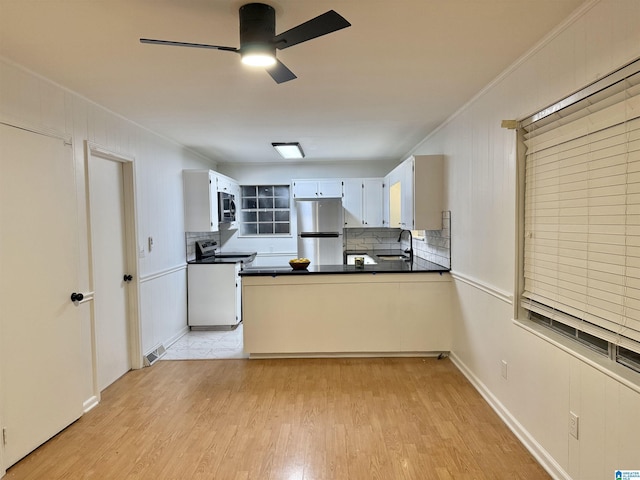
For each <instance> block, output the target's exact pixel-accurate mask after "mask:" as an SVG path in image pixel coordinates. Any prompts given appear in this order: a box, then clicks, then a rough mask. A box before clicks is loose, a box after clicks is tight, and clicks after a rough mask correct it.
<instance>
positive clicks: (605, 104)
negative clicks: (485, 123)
mask: <svg viewBox="0 0 640 480" xmlns="http://www.w3.org/2000/svg"><path fill="white" fill-rule="evenodd" d="M638 70H640V67H639V68H636V69H635V72H638ZM523 128H524V130H525V132H526V133H525V145H526V147H527V152H526V168H525V239H524V241H525V244H524V250H525V253H524V277H525V282H524V293H523V297H524V300H523V302H522V305H523V307H525V308H528V309H530V310H533V311H536V312H538V313H540V314H543V315H545V316H547V317H550V318H553V319H557V320H559V321H561V322H563V323H567V324H569V325H571V326H573V327H575V328H577V329H579V330H582V331H585V332H587V333H589V334H591V335H596V336H598V337H600V338H603V339H604V340H607V341H609V342H612V343H614V344H617V345H622V346H624V347H625V348H629V349H630V350H634V351H636V352H638V353H640V73H633V74H630V75H628V76H626V78H624V79H622V80H619V81H617V82H616V83H614V84H613V85H609V86H608V87H606V88H603V89H601V90H598V91H597V92H595V93H593V94H591V95H590V96H588V97H586V98H583V99H582V100H580V101H578V102H576V103H573V104H570V105H568V106H566V107H564V108H562V109H560V110H558V111H555V112H554V113H552V114H550V115H546V116H543V118H541V119H539V120H536V121H533V122H532V123H529V124H527V125H524V126H523Z"/></svg>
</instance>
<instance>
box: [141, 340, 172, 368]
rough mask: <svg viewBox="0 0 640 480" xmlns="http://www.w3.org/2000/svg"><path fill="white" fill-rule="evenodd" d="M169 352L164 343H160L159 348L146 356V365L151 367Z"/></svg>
mask: <svg viewBox="0 0 640 480" xmlns="http://www.w3.org/2000/svg"><path fill="white" fill-rule="evenodd" d="M166 352H167V349H166V348H164V345H162V344H160V345H159V346H158V348H156V349H155V350H153V351H151V352H149V353H147V354H146V355H145V356H144V366H145V367H150V366H151V365H153V364H154V363H156V362H157V361H158V360H160V358H161V357H162V356H163V355H164V354H165V353H166Z"/></svg>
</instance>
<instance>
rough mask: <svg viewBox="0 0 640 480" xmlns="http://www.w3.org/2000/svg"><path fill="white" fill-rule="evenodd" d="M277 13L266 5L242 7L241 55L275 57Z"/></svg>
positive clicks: (251, 4) (254, 4)
mask: <svg viewBox="0 0 640 480" xmlns="http://www.w3.org/2000/svg"><path fill="white" fill-rule="evenodd" d="M275 35H276V11H275V10H274V8H273V7H271V6H269V5H265V4H264V3H248V4H246V5H243V6H242V7H240V53H241V54H245V53H264V54H269V55H272V56H274V57H275V54H276V46H275V44H274V43H273V38H274V37H275Z"/></svg>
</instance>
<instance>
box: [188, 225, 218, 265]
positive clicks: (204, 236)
mask: <svg viewBox="0 0 640 480" xmlns="http://www.w3.org/2000/svg"><path fill="white" fill-rule="evenodd" d="M184 237H185V244H186V247H187V262H188V261H189V260H194V259H195V258H196V241H198V240H214V241H216V242H218V245H220V233H219V232H187V233H185V234H184Z"/></svg>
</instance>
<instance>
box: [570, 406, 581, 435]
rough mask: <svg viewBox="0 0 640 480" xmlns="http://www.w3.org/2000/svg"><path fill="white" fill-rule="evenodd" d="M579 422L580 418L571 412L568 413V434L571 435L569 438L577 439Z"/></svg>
mask: <svg viewBox="0 0 640 480" xmlns="http://www.w3.org/2000/svg"><path fill="white" fill-rule="evenodd" d="M579 420H580V417H578V415H576V414H575V413H573V412H569V433H570V434H571V436H573V437H575V438H576V440H577V439H578V423H579Z"/></svg>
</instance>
